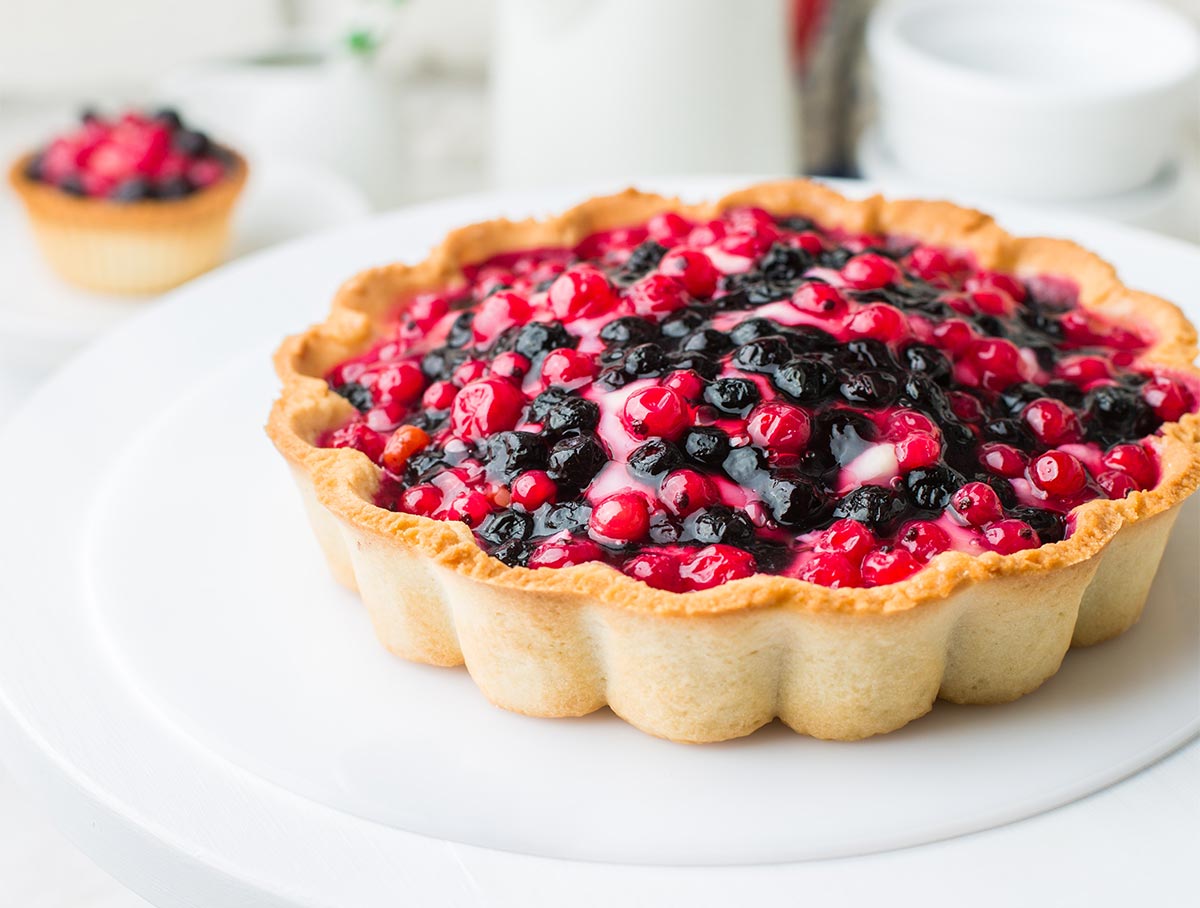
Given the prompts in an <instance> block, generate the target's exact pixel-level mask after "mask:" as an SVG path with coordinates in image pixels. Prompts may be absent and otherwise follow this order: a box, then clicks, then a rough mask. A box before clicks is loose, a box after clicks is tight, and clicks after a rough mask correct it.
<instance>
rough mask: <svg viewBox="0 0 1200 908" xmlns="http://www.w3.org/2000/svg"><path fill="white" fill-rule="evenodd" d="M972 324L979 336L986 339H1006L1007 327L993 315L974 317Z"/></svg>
mask: <svg viewBox="0 0 1200 908" xmlns="http://www.w3.org/2000/svg"><path fill="white" fill-rule="evenodd" d="M974 322H975V324H976V326H977V327H978V328H979V333H980V334H985V335H987V336H988V337H1008V335H1009V330H1008V326H1007V325H1006V324H1004V322H1002V321H1000V319H998V318H997V317H996V316H994V315H976V316H974Z"/></svg>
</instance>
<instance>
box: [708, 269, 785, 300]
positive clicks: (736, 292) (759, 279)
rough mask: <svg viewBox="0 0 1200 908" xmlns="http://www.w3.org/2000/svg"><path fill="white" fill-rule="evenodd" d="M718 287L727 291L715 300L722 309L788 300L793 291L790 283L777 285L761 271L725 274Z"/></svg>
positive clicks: (777, 283)
mask: <svg viewBox="0 0 1200 908" xmlns="http://www.w3.org/2000/svg"><path fill="white" fill-rule="evenodd" d="M719 286H720V287H721V288H722V289H723V290H725V291H727V293H726V295H725V296H723V297H720V298H719V299H717V300H716V303H717V305H718V306H719V307H720V308H722V309H731V308H734V309H745V308H749V307H753V306H765V305H766V304H767V303H774V302H778V301H779V300H785V299H788V298H789V297H790V296H791V295H792V291H793V290H794V289H795V287H794V285H793V284H792V283H791V282H790V281H784V282H782V283H779V282H776V281H772V280H768V279H767V278H766V277H765V276H764V275H763V273H762V272H761V271H747V272H746V273H744V274H727V275H725V277H723V278H721V281H720V284H719Z"/></svg>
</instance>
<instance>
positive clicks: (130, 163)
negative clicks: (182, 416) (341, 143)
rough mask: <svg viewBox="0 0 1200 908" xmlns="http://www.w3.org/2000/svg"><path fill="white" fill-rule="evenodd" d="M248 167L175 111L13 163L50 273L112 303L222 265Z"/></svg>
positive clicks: (14, 179) (64, 138) (124, 121)
mask: <svg viewBox="0 0 1200 908" xmlns="http://www.w3.org/2000/svg"><path fill="white" fill-rule="evenodd" d="M246 170H247V168H246V162H245V161H244V160H243V159H242V158H241V156H239V155H238V154H236V153H235V152H233V151H231V150H230V149H228V148H225V147H224V146H221V145H218V144H216V143H215V142H212V141H211V140H210V139H209V138H208V136H207V135H205V134H204V133H203V132H200V131H198V130H195V129H192V128H190V127H189V126H188V125H187V124H185V123H184V122H183V120H182V119H181V118H180V116H179V114H178V113H176V112H175V111H173V110H170V109H164V110H159V111H157V112H154V113H140V112H129V113H125V114H123V115H122V116H120V117H119V118H114V119H108V118H105V117H102V116H100V115H99V114H97V113H95V112H92V111H87V112H85V113H84V114H83V115H82V118H81V122H80V124H79V125H78V127H77V128H75V129H73V130H72V131H70V132H68V133H66V134H64V135H61V136H58V137H57V138H55V139H54V140H53V141H51V142H50V143H49V144H48V145H46V146H45V147H44V148H41V149H39V150H37V151H35V152H32V153H30V154H27V155H25V156H23V157H22V158H20V159H19V160H18V161H16V162H15V163H14V164H13V166H12V168H11V169H10V171H9V182H10V183H11V184H12V186H13V188H14V189H15V190H16V192H17V194H18V195H19V196H20V198H21V201H22V202H23V203H24V205H25V209H26V211H27V213H28V215H29V218H30V222H31V223H32V225H33V231H34V235H35V236H36V238H37V241H38V245H39V246H40V247H41V250H42V253H43V255H44V256H45V258H46V260H47V262H49V264H50V266H51V267H52V268H53V269H54V270H55V271H56V272H57V273H58V274H59V275H60V276H61V277H62V278H64V279H65V280H67V281H69V282H71V283H73V284H77V285H79V286H81V287H84V288H86V289H89V290H99V291H102V292H106V293H124V294H147V293H156V292H159V291H162V290H167V289H170V288H171V287H174V286H176V285H178V284H181V283H183V282H184V281H186V280H188V279H190V278H193V277H195V276H196V275H198V274H200V273H202V272H204V271H207V270H208V269H209V268H212V267H213V266H214V265H216V264H218V263H219V262H220V260H221V256H222V255H223V253H224V251H225V247H226V246H227V244H228V240H229V224H230V219H231V216H232V214H233V208H234V204H235V203H236V202H237V199H238V196H239V195H240V193H241V191H242V186H243V184H244V183H245V181H246Z"/></svg>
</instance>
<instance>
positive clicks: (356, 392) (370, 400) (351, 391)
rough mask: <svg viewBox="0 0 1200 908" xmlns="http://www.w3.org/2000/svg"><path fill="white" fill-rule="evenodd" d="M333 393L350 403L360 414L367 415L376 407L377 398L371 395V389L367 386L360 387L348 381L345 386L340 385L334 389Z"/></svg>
mask: <svg viewBox="0 0 1200 908" xmlns="http://www.w3.org/2000/svg"><path fill="white" fill-rule="evenodd" d="M333 393H334V394H338V395H340V396H342V397H344V398H346V400H348V401H350V405H351V406H352V407H354V409H356V410H358V411H359V412H360V413H365V412H366V411H367V410H370V409H371V408H372V407H373V406H375V398H374V397H373V396H372V394H371V389H370V388H368V387H367V386H366V385H360V384H359V383H358V382H356V381H348V382H346V383H345V384H344V385H338V386H337V387H336V388H334V389H333Z"/></svg>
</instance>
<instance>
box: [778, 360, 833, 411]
mask: <svg viewBox="0 0 1200 908" xmlns="http://www.w3.org/2000/svg"><path fill="white" fill-rule="evenodd" d="M772 381H774V383H775V387H776V388H778V389H779V390H780V391H782V392H783V393H784V394H786V395H788V396H789V397H791V398H793V399H795V400H797V401H799V402H801V403H813V402H814V401H818V400H821V399H822V398H824V397H826V396H827V395H828V394H829V393H830V392H831V391H832V390H833V387H834V385H835V384H836V383H837V375H836V373H835V372H834V371H833V368H832V367H831V366H830V365H829V364H828V363H826V362H824V361H823V360H820V359H817V358H815V357H810V358H802V359H794V360H792V361H791V362H789V363H787V364H785V365H783V366H781V367H780V368H779V369H778V370H776V372H775V375H774V376H772Z"/></svg>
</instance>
